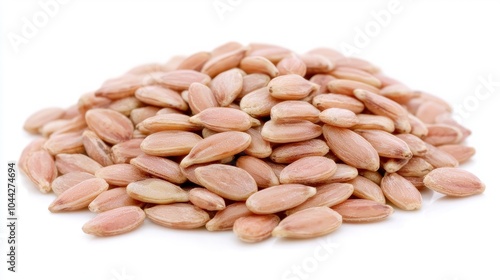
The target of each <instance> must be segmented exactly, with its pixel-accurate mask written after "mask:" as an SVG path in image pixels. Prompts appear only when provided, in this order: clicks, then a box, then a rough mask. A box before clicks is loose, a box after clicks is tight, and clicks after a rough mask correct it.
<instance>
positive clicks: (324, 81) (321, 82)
mask: <svg viewBox="0 0 500 280" xmlns="http://www.w3.org/2000/svg"><path fill="white" fill-rule="evenodd" d="M333 80H335V77H333V76H332V75H328V74H316V75H314V76H312V77H311V78H310V79H309V81H310V82H311V83H315V84H317V85H318V86H319V89H318V93H319V94H322V93H327V92H328V83H329V82H331V81H333ZM319 94H318V95H319ZM327 95H328V94H327ZM339 95H342V94H339ZM312 96H315V94H313V95H312ZM309 97H310V96H309ZM313 98H314V97H313ZM308 101H309V100H308Z"/></svg>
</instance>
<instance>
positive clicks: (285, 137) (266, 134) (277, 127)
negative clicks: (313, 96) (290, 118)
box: [261, 120, 321, 143]
mask: <svg viewBox="0 0 500 280" xmlns="http://www.w3.org/2000/svg"><path fill="white" fill-rule="evenodd" d="M261 134H262V138H264V140H266V141H269V142H272V143H292V142H300V141H305V140H310V139H314V138H316V137H318V136H320V135H321V126H319V125H316V124H313V123H312V122H310V121H296V122H290V123H277V122H275V121H272V120H271V121H267V122H266V123H265V124H264V126H263V127H262V131H261Z"/></svg>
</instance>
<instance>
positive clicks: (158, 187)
mask: <svg viewBox="0 0 500 280" xmlns="http://www.w3.org/2000/svg"><path fill="white" fill-rule="evenodd" d="M127 194H128V195H129V196H130V197H131V198H133V199H136V200H139V201H142V202H148V203H155V204H169V203H173V202H187V201H189V199H188V194H187V192H186V191H184V190H183V189H181V188H180V187H179V186H177V185H174V184H172V183H170V182H168V181H165V180H162V179H156V178H150V179H145V180H141V181H135V182H132V183H130V184H128V185H127Z"/></svg>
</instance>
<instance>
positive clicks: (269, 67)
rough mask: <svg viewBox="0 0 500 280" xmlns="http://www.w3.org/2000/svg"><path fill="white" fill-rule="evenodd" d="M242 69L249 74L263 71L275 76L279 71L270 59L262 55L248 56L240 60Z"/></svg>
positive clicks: (272, 76)
mask: <svg viewBox="0 0 500 280" xmlns="http://www.w3.org/2000/svg"><path fill="white" fill-rule="evenodd" d="M240 68H241V70H243V71H245V72H246V73H248V74H252V73H263V74H267V75H268V76H269V77H271V78H274V77H276V76H278V74H279V71H278V69H277V68H276V66H274V64H273V63H272V62H271V61H269V59H267V58H265V57H262V56H248V57H245V58H243V59H242V60H241V62H240Z"/></svg>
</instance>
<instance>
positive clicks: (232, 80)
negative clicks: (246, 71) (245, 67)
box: [210, 69, 243, 107]
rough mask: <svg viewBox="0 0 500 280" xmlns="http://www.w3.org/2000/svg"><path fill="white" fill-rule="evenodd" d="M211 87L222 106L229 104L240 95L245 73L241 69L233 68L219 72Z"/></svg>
mask: <svg viewBox="0 0 500 280" xmlns="http://www.w3.org/2000/svg"><path fill="white" fill-rule="evenodd" d="M210 88H211V89H212V92H213V94H214V97H215V100H217V103H218V104H219V105H220V106H223V107H225V106H228V105H229V104H231V103H232V102H233V101H234V100H235V99H236V98H237V97H238V95H240V93H241V90H242V88H243V75H241V72H240V70H238V69H231V70H228V71H225V72H222V73H220V74H218V75H217V76H216V77H215V78H214V80H213V81H212V83H211V85H210Z"/></svg>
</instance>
